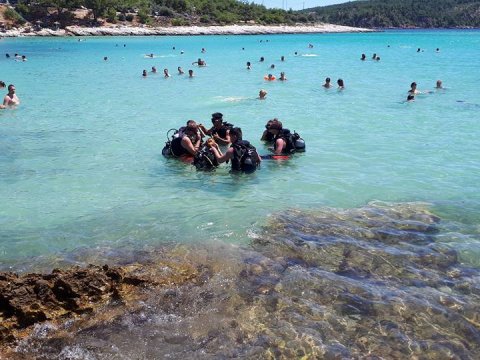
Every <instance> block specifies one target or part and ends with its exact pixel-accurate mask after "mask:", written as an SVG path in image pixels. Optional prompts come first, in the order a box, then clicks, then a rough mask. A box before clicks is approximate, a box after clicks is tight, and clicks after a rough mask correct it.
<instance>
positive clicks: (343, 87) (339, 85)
mask: <svg viewBox="0 0 480 360" xmlns="http://www.w3.org/2000/svg"><path fill="white" fill-rule="evenodd" d="M337 85H338V90H339V91H342V90H345V84H344V83H343V79H338V80H337Z"/></svg>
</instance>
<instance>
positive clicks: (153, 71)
mask: <svg viewBox="0 0 480 360" xmlns="http://www.w3.org/2000/svg"><path fill="white" fill-rule="evenodd" d="M152 73H154V74H155V73H157V68H156V67H155V66H152Z"/></svg>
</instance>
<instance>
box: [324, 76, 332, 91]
mask: <svg viewBox="0 0 480 360" xmlns="http://www.w3.org/2000/svg"><path fill="white" fill-rule="evenodd" d="M330 81H331V80H330V78H329V77H327V78H326V79H325V84H323V85H322V86H323V87H324V88H325V89H330V88H331V87H332V84H330Z"/></svg>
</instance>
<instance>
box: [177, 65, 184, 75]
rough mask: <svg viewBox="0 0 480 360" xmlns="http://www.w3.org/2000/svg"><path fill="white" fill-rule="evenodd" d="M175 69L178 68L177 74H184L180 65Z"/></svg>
mask: <svg viewBox="0 0 480 360" xmlns="http://www.w3.org/2000/svg"><path fill="white" fill-rule="evenodd" d="M177 70H178V75H183V74H185V71H183V69H182V67H181V66H179V67H178V68H177Z"/></svg>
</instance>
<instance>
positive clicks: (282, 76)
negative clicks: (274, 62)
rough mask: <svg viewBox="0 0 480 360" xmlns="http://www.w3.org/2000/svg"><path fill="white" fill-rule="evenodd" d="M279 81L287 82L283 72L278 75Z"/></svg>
mask: <svg viewBox="0 0 480 360" xmlns="http://www.w3.org/2000/svg"><path fill="white" fill-rule="evenodd" d="M279 80H282V81H285V80H287V77H286V76H285V72H283V71H282V72H281V73H280V79H279Z"/></svg>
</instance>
